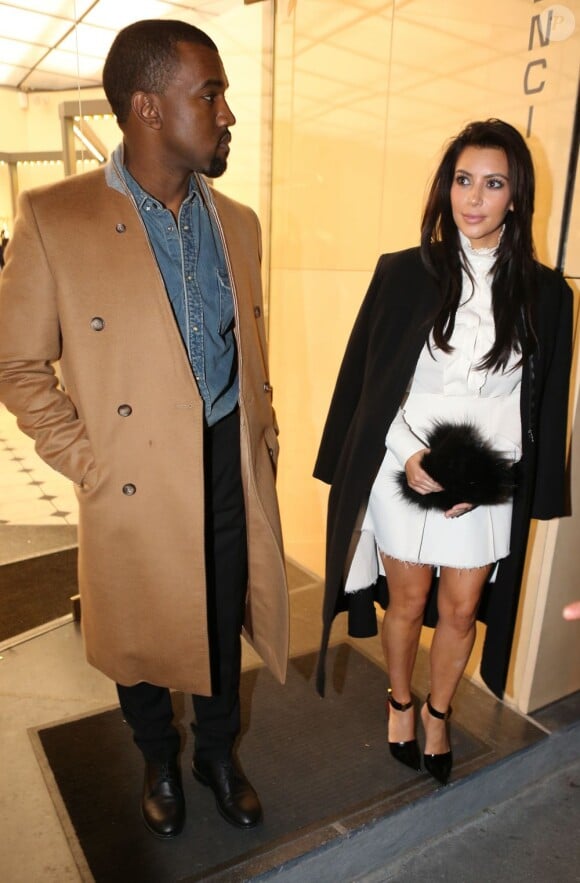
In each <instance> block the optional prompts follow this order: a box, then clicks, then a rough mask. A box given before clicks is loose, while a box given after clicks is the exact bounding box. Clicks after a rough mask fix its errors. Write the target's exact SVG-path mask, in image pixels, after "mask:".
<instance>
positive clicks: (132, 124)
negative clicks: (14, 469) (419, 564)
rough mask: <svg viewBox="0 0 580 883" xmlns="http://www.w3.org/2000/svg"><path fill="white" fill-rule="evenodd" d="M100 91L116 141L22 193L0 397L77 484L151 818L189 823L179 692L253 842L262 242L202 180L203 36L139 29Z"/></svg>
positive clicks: (271, 476)
mask: <svg viewBox="0 0 580 883" xmlns="http://www.w3.org/2000/svg"><path fill="white" fill-rule="evenodd" d="M103 84H104V88H105V92H106V94H107V97H108V99H109V101H110V103H111V106H112V108H113V111H114V113H115V115H116V117H117V121H118V123H119V126H120V128H121V130H122V133H123V144H122V145H121V146H120V147H119V148H117V150H116V151H115V152H114V154H113V156H112V158H111V160H110V162H109V163H108V164H107V166H106V167H104V168H103V169H99V170H97V171H93V172H89V173H88V174H83V175H79V176H78V177H73V178H69V179H67V180H65V181H62V182H59V183H58V184H55V185H51V186H49V187H45V188H41V189H38V190H34V191H31V192H29V193H23V194H22V196H21V199H20V206H19V213H18V218H17V222H16V225H15V229H14V234H13V236H12V239H11V242H10V246H9V248H8V250H7V252H8V253H7V256H6V257H7V262H6V267H5V269H4V270H3V271H2V276H1V282H0V400H1V401H3V402H4V403H5V405H6V406H7V407H8V408H9V409H10V410H11V411H12V412H13V413H14V414H15V415H16V417H17V419H18V424H19V426H20V428H21V429H22V430H23V431H24V432H25V433H27V434H28V435H30V436H32V438H34V439H35V442H36V449H37V451H38V453H39V454H40V456H41V457H43V458H44V460H46V462H47V463H49V464H50V465H51V466H52V467H54V468H55V469H56V470H57V471H58V472H61V473H62V474H64V475H66V476H67V477H68V478H70V479H71V480H72V481H73V482H74V483H75V485H76V488H77V494H78V499H79V587H80V594H81V604H82V622H83V633H84V639H85V646H86V653H87V658H88V660H89V661H90V662H91V663H92V664H93V665H95V666H96V667H97V668H99V669H100V670H101V671H103V672H104V673H105V674H106V675H108V676H109V677H110V678H112V679H113V680H115V681H116V683H117V688H118V692H119V698H120V703H121V707H122V709H123V713H124V717H125V719H126V721H127V722H128V723H129V724H130V726H131V728H132V730H133V735H134V740H135V742H136V744H137V746H138V747H139V748H140V749H141V751H142V753H143V755H144V759H145V779H144V789H143V797H142V802H141V811H142V814H143V818H144V821H145V824H146V826H147V827H148V828H149V830H150V831H151V832H152V833H153V834H155V835H156V836H158V837H164V838H168V837H173V836H175V835H176V834H178V833H179V832H180V830H181V829H182V827H183V823H184V818H185V806H184V799H183V792H182V786H181V778H180V768H179V762H178V750H179V735H178V732H177V730H176V728H175V727H174V725H173V723H172V717H173V712H172V707H171V699H170V692H169V689H170V688H173V689H177V690H182V691H187V692H190V693H192V694H193V704H194V710H195V723H194V732H195V756H194V764H193V773H194V775H195V777H196V778H197V779H198V780H199V781H201V782H202V783H203V784H205V785H208V786H209V787H211V788H212V790H213V792H214V794H215V797H216V802H217V806H218V809H219V811H220V812H221V814H222V815H223V816H224V818H225V819H226V820H227V821H229V822H230V823H232V824H234V825H236V826H238V827H243V828H247V827H252V826H254V825H256V824H258V822H259V821H260V820H261V817H262V810H261V806H260V802H259V799H258V796H257V795H256V793H255V791H254V789H253V788H252V786H251V785H250V783H249V781H248V780H247V778H246V776H245V774H244V773H243V771H242V769H241V767H240V765H239V762H238V760H237V758H236V755H235V753H234V742H235V740H236V737H237V736H238V733H239V727H240V709H239V680H240V650H241V647H240V643H241V642H240V633H241V630H242V628H243V629H244V632H245V635H246V637H247V638H248V640H249V641H250V642H251V644H252V645H253V646H254V648H255V649H256V650H257V651H258V653H260V655H261V656H262V658H263V659H264V661H265V662H266V664H267V665H268V666H269V668H270V669H271V671H272V672H273V674H274V675H275V676H276V677H277V678H278V679H279V680H280V681H283V680H284V678H285V672H286V663H287V655H288V600H287V586H286V576H285V569H284V558H283V548H282V538H281V530H280V521H279V513H278V505H277V500H276V491H275V469H276V460H277V455H278V442H277V427H276V421H275V416H274V412H273V410H272V402H271V398H272V390H271V387H270V384H269V376H268V365H267V357H266V341H265V327H264V316H263V306H262V290H261V281H260V256H261V239H260V229H259V224H258V221H257V218H256V216H255V215H254V213H253V212H252V211H251V210H250V209H249V208H246V207H244V206H242V205H239V204H238V203H236V202H233V201H232V200H230V199H228V198H227V197H225V196H223V195H221V194H220V193H217V192H214V191H213V190H212V189H211V188H210V187H209V186H208V184H207V181H206V180H205V178H212V177H217V176H218V175H221V174H222V173H223V172H224V171H225V169H226V165H227V157H228V154H229V143H230V138H231V136H230V128H231V126H233V125H234V123H235V117H234V116H233V114H232V112H231V110H230V108H229V106H228V104H227V102H226V98H225V91H226V89H227V86H228V82H227V78H226V75H225V73H224V69H223V66H222V62H221V59H220V56H219V54H218V51H217V48H216V46H215V44H214V43H213V42H212V41H211V40H210V38H209V37H208V36H207V35H206V34H205V33H204V32H203V31H200V30H199V29H197V28H195V27H193V26H191V25H188V24H185V23H183V22H177V21H167V20H159V21H157V20H150V21H143V22H137V23H135V24H133V25H130V26H129V27H127V28H125V29H123V30H122V31H121V32H120V33H119V34H118V35H117V38H116V39H115V41H114V43H113V45H112V47H111V49H110V52H109V55H108V58H107V61H106V64H105V68H104V72H103ZM202 176H203V177H202ZM57 361H58V362H59V364H60V372H59V373H60V375H61V376H62V385H61V384H60V383H59V382H58V381H57V376H56V374H55V370H54V367H53V366H54V364H55V362H57ZM104 762H106V758H104ZM105 772H106V770H105Z"/></svg>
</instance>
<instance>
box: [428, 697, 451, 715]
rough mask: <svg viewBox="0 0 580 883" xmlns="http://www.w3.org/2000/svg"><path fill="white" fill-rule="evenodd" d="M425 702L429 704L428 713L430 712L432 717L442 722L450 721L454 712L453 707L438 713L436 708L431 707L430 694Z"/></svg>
mask: <svg viewBox="0 0 580 883" xmlns="http://www.w3.org/2000/svg"><path fill="white" fill-rule="evenodd" d="M425 702H426V704H427V711H428V712H429V714H430V715H431V717H436V718H437V719H438V720H440V721H448V720H449V718H450V717H451V714H452V712H453V709H452V708H451V706H449V708H448V709H447V711H437V709H436V708H433V706H432V705H431V693H429V695H428V696H427V699H426V700H425Z"/></svg>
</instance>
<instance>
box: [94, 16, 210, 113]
mask: <svg viewBox="0 0 580 883" xmlns="http://www.w3.org/2000/svg"><path fill="white" fill-rule="evenodd" d="M177 43H197V44H199V45H201V46H207V47H208V49H214V50H215V51H216V52H217V51H218V50H217V46H216V45H215V43H214V42H213V40H212V39H211V37H208V35H207V34H206V33H205V32H204V31H202V30H200V29H199V28H196V27H195V25H190V24H187V23H186V22H184V21H177V20H173V19H145V20H143V21H136V22H134V23H133V24H131V25H128V26H127V27H126V28H123V29H122V30H121V31H119V33H118V34H117V36H116V37H115V39H114V40H113V44H112V46H111V48H110V49H109V53H108V55H107V59H106V61H105V66H104V67H103V88H104V90H105V95H106V96H107V99H108V101H109V104H110V105H111V108H112V110H113V113H114V114H115V116H116V117H117V122H118V123H119V125H120V126H122V125H123V123H126V122H127V119H128V117H129V113H130V110H131V98H132V96H133V94H134V93H135V92H156V93H157V94H158V95H162V94H163V92H164V91H165V89H166V88H167V85H168V83H169V81H170V80H171V77H172V75H173V73H174V71H175V69H176V67H177V65H178V56H177Z"/></svg>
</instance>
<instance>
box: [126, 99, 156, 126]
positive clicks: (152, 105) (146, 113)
mask: <svg viewBox="0 0 580 883" xmlns="http://www.w3.org/2000/svg"><path fill="white" fill-rule="evenodd" d="M131 109H132V111H133V113H134V114H135V116H136V117H137V119H138V120H139V122H141V123H143V125H145V126H147V127H148V128H150V129H160V128H161V114H160V113H159V106H158V104H157V96H156V95H155V94H153V93H152V92H134V93H133V95H132V96H131Z"/></svg>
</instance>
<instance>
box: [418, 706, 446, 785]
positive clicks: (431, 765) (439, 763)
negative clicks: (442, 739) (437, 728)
mask: <svg viewBox="0 0 580 883" xmlns="http://www.w3.org/2000/svg"><path fill="white" fill-rule="evenodd" d="M426 705H427V711H428V712H429V714H430V715H431V717H436V718H437V719H438V720H442V721H448V720H449V718H450V717H451V711H452V709H451V706H449V708H448V709H447V711H437V709H436V708H433V706H432V705H431V694H430V693H429V695H428V696H427V699H426ZM448 738H449V736H448ZM423 763H424V764H425V769H426V770H427V772H428V773H429V774H430V775H431V776H433V778H434V779H437V781H438V782H440V783H441V784H442V785H446V784H447V782H448V781H449V776H450V775H451V770H452V769H453V752H452V751H451V749H449V751H445V752H444V753H443V754H424V755H423Z"/></svg>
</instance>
